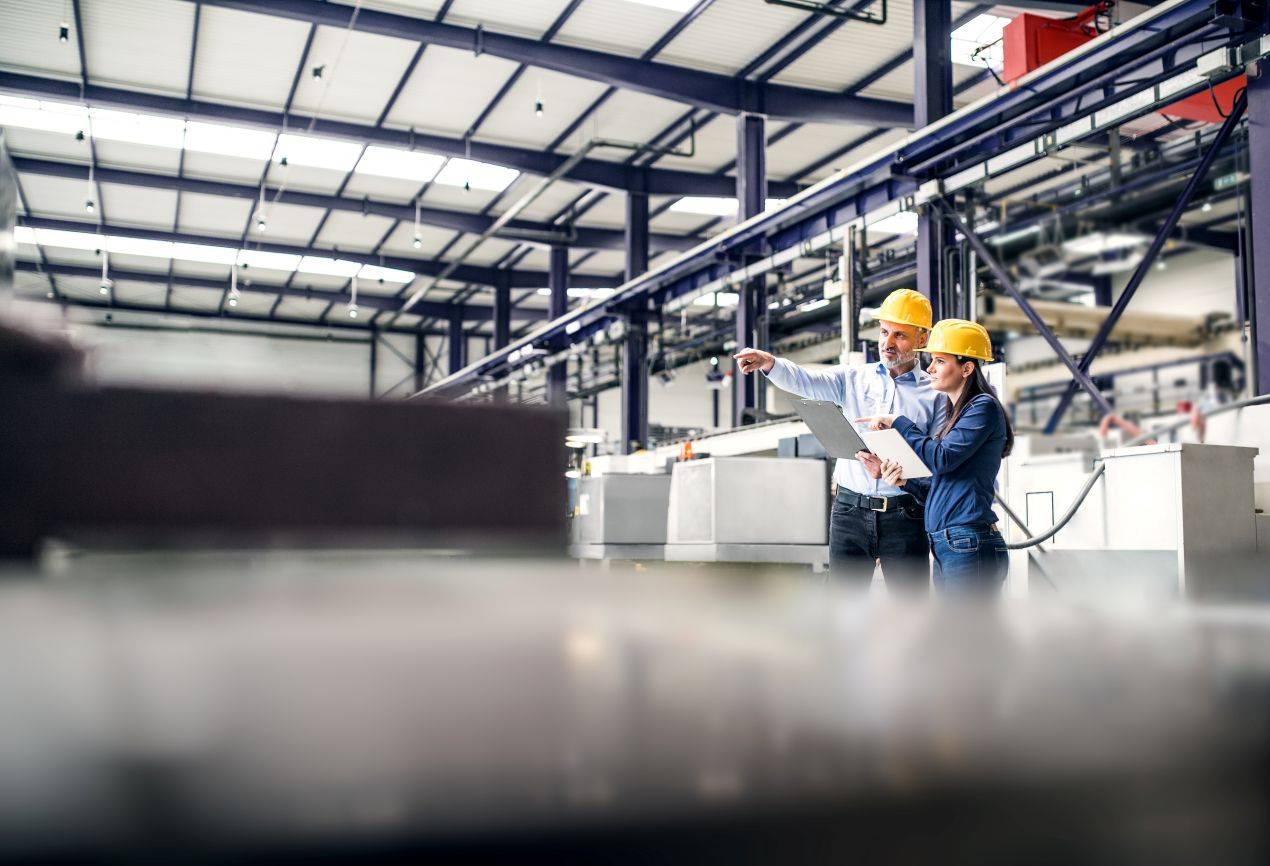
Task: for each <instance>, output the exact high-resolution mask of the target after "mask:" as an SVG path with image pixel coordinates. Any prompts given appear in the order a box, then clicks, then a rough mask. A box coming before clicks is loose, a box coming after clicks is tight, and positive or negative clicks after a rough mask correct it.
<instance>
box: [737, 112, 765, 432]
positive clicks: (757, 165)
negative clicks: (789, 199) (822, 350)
mask: <svg viewBox="0 0 1270 866" xmlns="http://www.w3.org/2000/svg"><path fill="white" fill-rule="evenodd" d="M766 130H767V124H766V123H765V122H764V119H763V118H762V117H761V116H757V115H753V114H743V115H741V116H740V117H738V118H737V121H736V167H737V171H736V200H737V222H744V221H745V220H747V219H749V218H750V217H753V216H756V215H757V214H760V213H762V212H763V206H764V203H765V200H766V199H767V159H766V153H765V148H766V140H767V133H766ZM766 279H767V278H766V277H759V278H758V279H756V280H751V281H749V282H747V283H744V284H742V285H741V286H740V291H739V297H738V298H737V304H736V347H737V351H740V349H741V348H742V347H744V346H757V347H758V348H760V349H766V348H767V347H766V346H763V345H761V343H762V340H760V339H759V338H758V317H759V316H761V315H762V314H763V313H764V312H765V311H766V309H767V300H766V298H764V297H763V294H764V293H763V287H764V285H765V284H766ZM732 367H733V375H732V426H734V427H740V426H742V425H744V424H746V423H748V422H752V421H753V420H754V419H753V418H752V417H750V415H751V413H752V410H754V409H756V408H757V407H758V404H759V399H758V393H759V392H758V385H757V379H758V377H755V376H745V375H742V373H741V368H740V366H739V365H738V364H737V362H736V361H733V363H732Z"/></svg>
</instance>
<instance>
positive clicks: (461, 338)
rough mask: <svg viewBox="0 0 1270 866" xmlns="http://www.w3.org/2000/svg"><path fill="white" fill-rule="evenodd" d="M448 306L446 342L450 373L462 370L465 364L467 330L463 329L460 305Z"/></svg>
mask: <svg viewBox="0 0 1270 866" xmlns="http://www.w3.org/2000/svg"><path fill="white" fill-rule="evenodd" d="M448 306H450V308H451V309H450V312H449V313H448V314H447V316H448V318H449V327H448V328H447V336H446V344H447V346H448V347H449V354H450V358H449V360H450V367H449V370H450V372H451V373H456V372H458V371H459V370H462V369H463V367H464V366H465V365H466V364H467V332H466V331H464V330H463V311H462V309H461V308H460V307H457V306H453V305H448Z"/></svg>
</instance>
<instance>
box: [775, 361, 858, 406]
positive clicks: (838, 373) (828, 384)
mask: <svg viewBox="0 0 1270 866" xmlns="http://www.w3.org/2000/svg"><path fill="white" fill-rule="evenodd" d="M763 375H764V376H766V377H767V379H768V381H769V382H771V383H772V384H773V385H775V386H776V387H777V388H780V389H781V390H782V391H788V392H789V393H791V394H797V395H798V396H799V397H805V398H807V399H809V400H830V401H832V402H834V403H837V404H838V405H839V406H841V405H842V404H843V401H844V390H843V389H844V388H845V387H846V376H845V375H844V374H843V372H842V369H841V368H835V369H833V370H827V371H824V372H820V371H812V370H808V369H806V368H804V367H800V366H798V365H797V364H795V363H793V362H792V361H786V360H785V359H784V358H777V359H776V363H775V364H773V365H772V369H771V370H770V371H768V372H766V373H764V374H763Z"/></svg>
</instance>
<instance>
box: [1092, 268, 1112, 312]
mask: <svg viewBox="0 0 1270 866" xmlns="http://www.w3.org/2000/svg"><path fill="white" fill-rule="evenodd" d="M1094 306H1095V307H1110V306H1111V275H1110V274H1102V275H1100V276H1097V277H1094Z"/></svg>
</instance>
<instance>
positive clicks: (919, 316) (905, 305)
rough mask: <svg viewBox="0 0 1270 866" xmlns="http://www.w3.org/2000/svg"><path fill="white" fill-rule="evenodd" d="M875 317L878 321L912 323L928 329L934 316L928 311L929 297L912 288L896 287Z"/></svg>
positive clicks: (901, 323)
mask: <svg viewBox="0 0 1270 866" xmlns="http://www.w3.org/2000/svg"><path fill="white" fill-rule="evenodd" d="M877 318H878V321H880V322H895V323H897V324H900V325H912V326H913V327H915V328H925V329H926V330H928V331H929V330H930V324H931V321H932V319H933V318H934V317H933V316H932V315H931V311H930V299H929V298H927V297H926V296H925V295H923V294H921V293H919V292H915V291H913V290H912V289H896V290H895V291H893V292H891V293H890V294H889V295H887V296H886V300H885V301H883V302H882V306H881V307H879V308H878V312H877Z"/></svg>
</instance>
